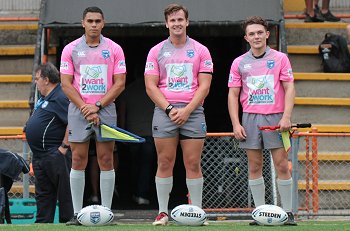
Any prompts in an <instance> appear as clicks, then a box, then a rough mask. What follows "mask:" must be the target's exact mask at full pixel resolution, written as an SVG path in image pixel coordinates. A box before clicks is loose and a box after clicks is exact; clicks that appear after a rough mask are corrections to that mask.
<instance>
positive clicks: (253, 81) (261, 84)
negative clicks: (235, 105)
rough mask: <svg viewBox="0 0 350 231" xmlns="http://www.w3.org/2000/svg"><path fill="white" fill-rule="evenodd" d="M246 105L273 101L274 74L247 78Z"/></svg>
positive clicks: (272, 102)
mask: <svg viewBox="0 0 350 231" xmlns="http://www.w3.org/2000/svg"><path fill="white" fill-rule="evenodd" d="M247 86H248V88H249V90H248V105H268V104H274V103H275V90H274V76H273V75H261V76H250V77H248V78H247Z"/></svg>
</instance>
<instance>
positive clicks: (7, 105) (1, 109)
mask: <svg viewBox="0 0 350 231" xmlns="http://www.w3.org/2000/svg"><path fill="white" fill-rule="evenodd" d="M28 97H29V95H27V98H28ZM29 113H30V109H29V103H28V100H1V101H0V114H1V118H2V120H0V126H24V125H25V123H26V122H27V120H28V117H29Z"/></svg>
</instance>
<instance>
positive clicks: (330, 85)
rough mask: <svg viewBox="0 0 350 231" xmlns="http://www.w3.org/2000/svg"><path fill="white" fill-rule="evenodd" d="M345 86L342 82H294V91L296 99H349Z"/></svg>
mask: <svg viewBox="0 0 350 231" xmlns="http://www.w3.org/2000/svg"><path fill="white" fill-rule="evenodd" d="M347 84H349V83H346V82H344V81H317V80H303V81H299V80H296V81H295V90H296V95H297V96H298V97H308V96H309V97H336V98H350V92H349V87H348V86H347ZM335 89H336V90H335Z"/></svg>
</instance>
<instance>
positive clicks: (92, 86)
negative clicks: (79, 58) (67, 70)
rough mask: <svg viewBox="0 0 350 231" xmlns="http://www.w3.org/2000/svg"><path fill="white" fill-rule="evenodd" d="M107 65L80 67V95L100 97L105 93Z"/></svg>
mask: <svg viewBox="0 0 350 231" xmlns="http://www.w3.org/2000/svg"><path fill="white" fill-rule="evenodd" d="M107 68H108V67H107V65H80V73H81V78H80V93H81V94H82V95H87V94H89V95H101V94H106V92H107Z"/></svg>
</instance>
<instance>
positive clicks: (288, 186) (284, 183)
mask: <svg viewBox="0 0 350 231" xmlns="http://www.w3.org/2000/svg"><path fill="white" fill-rule="evenodd" d="M292 183H293V180H292V178H290V179H288V180H280V179H277V186H278V192H279V193H280V195H281V203H282V208H283V209H284V211H286V212H291V211H292V187H293V185H292Z"/></svg>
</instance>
